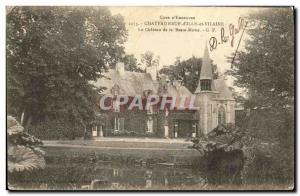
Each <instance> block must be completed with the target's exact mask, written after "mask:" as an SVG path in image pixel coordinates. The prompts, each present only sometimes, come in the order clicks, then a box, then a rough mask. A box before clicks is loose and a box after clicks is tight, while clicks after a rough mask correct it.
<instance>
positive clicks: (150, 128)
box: [147, 116, 153, 133]
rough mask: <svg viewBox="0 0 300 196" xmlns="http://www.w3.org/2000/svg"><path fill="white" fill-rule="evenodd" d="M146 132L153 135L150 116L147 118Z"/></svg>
mask: <svg viewBox="0 0 300 196" xmlns="http://www.w3.org/2000/svg"><path fill="white" fill-rule="evenodd" d="M147 132H149V133H153V119H152V117H151V116H149V117H148V120H147Z"/></svg>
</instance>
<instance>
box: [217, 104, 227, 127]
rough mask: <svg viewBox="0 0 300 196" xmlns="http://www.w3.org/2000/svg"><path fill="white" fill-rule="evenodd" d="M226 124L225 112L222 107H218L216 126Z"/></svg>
mask: <svg viewBox="0 0 300 196" xmlns="http://www.w3.org/2000/svg"><path fill="white" fill-rule="evenodd" d="M225 123H226V112H225V108H224V106H220V107H219V110H218V125H221V124H225Z"/></svg>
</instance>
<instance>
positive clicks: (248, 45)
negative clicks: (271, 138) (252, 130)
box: [229, 8, 294, 108]
mask: <svg viewBox="0 0 300 196" xmlns="http://www.w3.org/2000/svg"><path fill="white" fill-rule="evenodd" d="M248 20H249V23H251V24H253V25H251V27H250V28H249V29H248V30H247V34H248V35H249V39H248V40H247V41H246V42H245V50H244V51H240V52H238V53H237V56H236V60H235V61H234V63H233V67H232V70H231V71H229V74H231V75H232V76H234V77H235V78H236V81H235V85H237V86H239V87H242V88H246V89H248V91H249V96H250V99H249V100H248V102H247V105H248V106H249V107H251V108H254V107H276V108H283V107H287V106H290V105H293V102H294V26H293V25H294V21H293V10H292V9H290V8H276V9H273V8H272V9H267V10H265V11H260V12H255V13H253V14H251V15H250V16H249V17H248Z"/></svg>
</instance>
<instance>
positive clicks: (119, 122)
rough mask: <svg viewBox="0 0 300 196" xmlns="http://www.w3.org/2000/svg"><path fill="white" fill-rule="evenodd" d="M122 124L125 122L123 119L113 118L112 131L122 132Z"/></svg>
mask: <svg viewBox="0 0 300 196" xmlns="http://www.w3.org/2000/svg"><path fill="white" fill-rule="evenodd" d="M124 122H125V119H124V118H119V117H115V119H114V130H115V131H120V130H124Z"/></svg>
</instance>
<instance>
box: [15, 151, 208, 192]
mask: <svg viewBox="0 0 300 196" xmlns="http://www.w3.org/2000/svg"><path fill="white" fill-rule="evenodd" d="M86 157H87V156H79V155H76V156H71V157H46V158H47V167H46V169H44V170H40V171H35V172H33V173H26V172H24V173H22V174H21V175H20V174H18V175H16V176H15V177H14V175H10V178H11V179H10V181H12V182H14V183H16V184H18V186H19V187H21V186H22V187H24V188H29V189H32V188H37V189H39V188H42V189H71V190H74V189H169V188H178V189H179V188H182V187H185V186H196V187H199V188H201V187H203V186H205V185H206V184H207V183H206V180H205V179H203V178H202V177H201V173H200V172H199V171H198V170H197V169H193V168H191V167H187V166H184V167H183V166H177V165H175V164H174V163H165V164H162V162H161V160H158V161H155V160H150V159H149V160H139V159H136V158H133V157H119V158H112V157H106V156H102V157H101V156H98V157H96V158H93V159H91V158H86Z"/></svg>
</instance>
